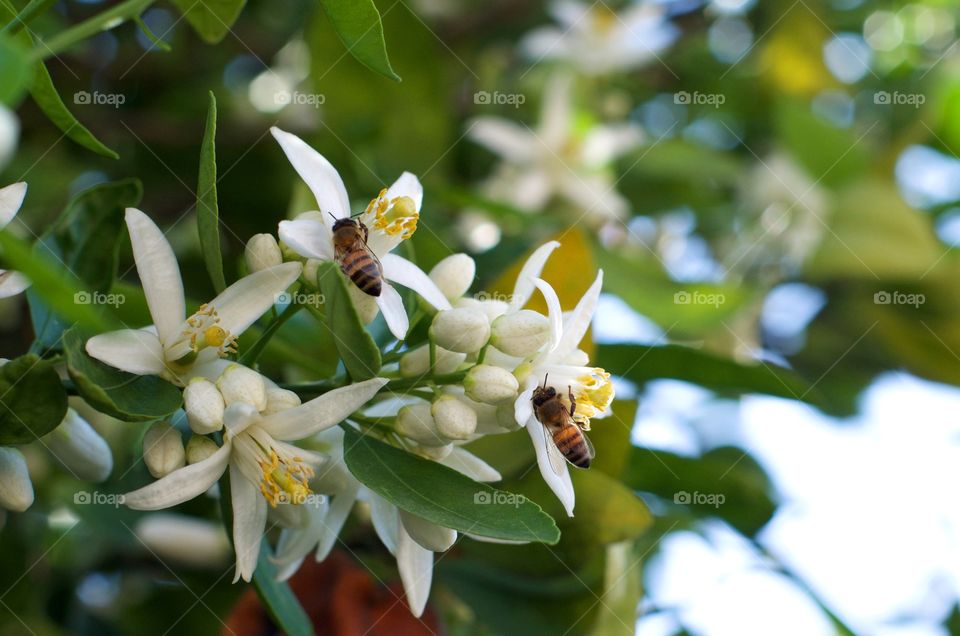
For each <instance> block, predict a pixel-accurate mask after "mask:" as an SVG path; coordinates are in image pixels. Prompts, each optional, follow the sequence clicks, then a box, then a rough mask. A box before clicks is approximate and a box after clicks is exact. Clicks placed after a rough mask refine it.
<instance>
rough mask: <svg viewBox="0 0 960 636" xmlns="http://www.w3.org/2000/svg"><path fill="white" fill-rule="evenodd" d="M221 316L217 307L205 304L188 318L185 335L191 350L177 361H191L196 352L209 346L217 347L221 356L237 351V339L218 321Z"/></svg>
mask: <svg viewBox="0 0 960 636" xmlns="http://www.w3.org/2000/svg"><path fill="white" fill-rule="evenodd" d="M219 322H220V317H219V316H218V315H217V310H216V308H215V307H211V306H210V305H207V304H203V305H200V309H198V310H197V313H195V314H193V315H192V316H190V317H189V318H187V329H186V330H184V332H183V335H184V336H186V337H187V338H188V339H189V346H190V351H189V352H188V353H186V354H185V355H184V356H182V357H180V358H178V359H177V362H189V360H190V359H191V358H195V357H196V354H197V353H198V352H199V351H200V350H201V349H205V348H207V347H210V348H213V349H216V351H217V355H218V356H220V357H221V358H223V357H226V356H227V354H230V353H236V352H237V339H236V338H234V337H233V336H232V335H230V332H229V331H227V330H226V329H224V328H223V327H221V326H220V325H219V324H218V323H219Z"/></svg>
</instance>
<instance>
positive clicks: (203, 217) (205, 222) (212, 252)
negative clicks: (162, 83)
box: [197, 91, 227, 294]
mask: <svg viewBox="0 0 960 636" xmlns="http://www.w3.org/2000/svg"><path fill="white" fill-rule="evenodd" d="M216 136H217V98H216V97H214V95H213V91H210V105H209V107H208V109H207V126H206V128H205V129H204V132H203V144H202V145H201V146H200V176H199V177H198V178H197V230H198V231H199V233H200V251H201V252H203V262H204V263H206V265H207V272H208V273H209V274H210V280H211V281H213V287H214V289H216V290H217V293H218V294H219V293H220V292H222V291H223V290H224V289H226V287H227V283H226V281H225V280H224V278H223V256H222V255H221V254H220V210H219V208H218V206H217V149H216Z"/></svg>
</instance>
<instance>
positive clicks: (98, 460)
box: [43, 408, 113, 482]
mask: <svg viewBox="0 0 960 636" xmlns="http://www.w3.org/2000/svg"><path fill="white" fill-rule="evenodd" d="M43 445H44V446H45V447H46V448H47V450H49V451H50V452H51V453H53V456H54V457H56V458H57V459H58V460H59V461H60V462H61V463H63V465H64V466H65V467H66V468H67V470H68V471H70V473H72V474H73V475H74V476H76V477H77V478H79V479H82V480H84V481H92V482H101V481H104V480H105V479H106V478H107V477H109V476H110V471H112V470H113V453H112V452H110V446H109V445H108V444H107V442H106V440H104V439H103V438H102V437H101V436H100V434H99V433H98V432H97V431H96V430H95V429H94V428H93V427H92V426H90V424H89V423H88V422H87V421H86V420H85V419H83V418H82V417H80V415H79V414H78V413H77V412H76V411H74V410H73V409H72V408H68V409H67V414H66V416H65V417H64V418H63V421H62V422H60V426H58V427H57V428H55V429H53V430H52V431H50V432H49V433H47V434H46V435H44V437H43Z"/></svg>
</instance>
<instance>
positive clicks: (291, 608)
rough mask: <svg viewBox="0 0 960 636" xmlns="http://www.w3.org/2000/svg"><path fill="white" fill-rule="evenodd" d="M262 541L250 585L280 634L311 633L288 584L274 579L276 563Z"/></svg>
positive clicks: (268, 546) (310, 626) (311, 634)
mask: <svg viewBox="0 0 960 636" xmlns="http://www.w3.org/2000/svg"><path fill="white" fill-rule="evenodd" d="M272 559H273V553H272V551H271V550H270V545H269V544H268V543H267V542H266V541H262V542H261V543H260V558H259V559H258V560H257V569H256V570H254V572H253V585H254V587H255V588H256V590H257V595H258V596H259V597H260V600H261V601H263V605H264V607H266V608H267V611H268V612H270V616H271V617H272V618H273V620H274V621H276V623H277V625H278V626H279V627H280V628H281V629H282V630H283V633H285V634H288V635H289V636H313V633H314V631H313V625H312V624H311V622H310V617H309V616H307V613H306V612H304V611H303V607H301V606H300V602H299V601H298V600H297V597H296V596H294V594H293V591H292V590H291V589H290V586H289V585H288V584H287V583H286V582H284V581H278V580H277V566H276V565H274V564H273V561H272Z"/></svg>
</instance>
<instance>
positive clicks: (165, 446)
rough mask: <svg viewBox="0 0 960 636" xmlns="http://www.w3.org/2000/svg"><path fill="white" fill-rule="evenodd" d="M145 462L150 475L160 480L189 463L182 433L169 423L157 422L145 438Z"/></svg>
mask: <svg viewBox="0 0 960 636" xmlns="http://www.w3.org/2000/svg"><path fill="white" fill-rule="evenodd" d="M143 461H144V463H145V464H146V465H147V470H149V471H150V474H151V475H153V476H154V477H156V478H157V479H160V478H161V477H164V476H166V475H168V474H170V473H172V472H173V471H175V470H177V469H178V468H183V467H184V466H185V465H186V463H187V455H186V452H185V451H184V449H183V440H182V439H180V431H178V430H177V429H175V428H174V427H173V426H171V425H170V423H169V422H157V423H156V424H154V425H153V426H151V427H150V428H149V429H148V430H147V434H146V435H144V436H143Z"/></svg>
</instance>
